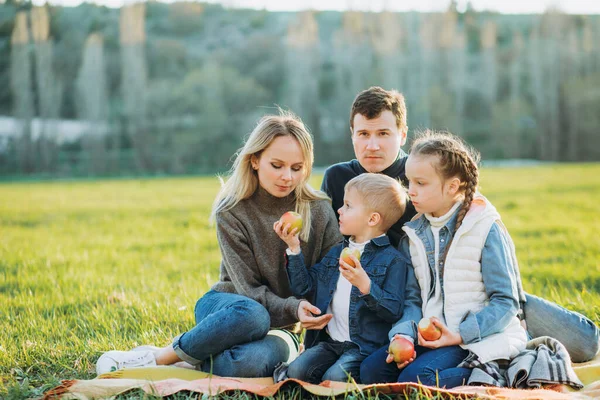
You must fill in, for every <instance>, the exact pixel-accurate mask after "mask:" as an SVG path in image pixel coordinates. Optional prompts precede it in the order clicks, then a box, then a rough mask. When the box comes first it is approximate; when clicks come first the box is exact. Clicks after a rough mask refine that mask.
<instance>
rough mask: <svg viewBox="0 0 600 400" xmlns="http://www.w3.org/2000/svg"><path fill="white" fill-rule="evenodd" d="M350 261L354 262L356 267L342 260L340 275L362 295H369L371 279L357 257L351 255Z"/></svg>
mask: <svg viewBox="0 0 600 400" xmlns="http://www.w3.org/2000/svg"><path fill="white" fill-rule="evenodd" d="M350 259H351V260H352V261H353V262H354V265H355V266H354V267H353V266H351V265H350V264H348V263H347V262H345V261H344V260H342V259H341V258H340V273H341V274H342V276H343V277H344V278H346V279H347V280H348V282H350V283H351V284H352V285H354V286H356V287H357V288H358V290H360V292H361V293H362V294H368V293H369V292H370V291H371V278H369V275H367V272H366V271H365V270H364V269H363V267H362V265H360V261H358V259H357V258H356V257H354V256H353V255H350Z"/></svg>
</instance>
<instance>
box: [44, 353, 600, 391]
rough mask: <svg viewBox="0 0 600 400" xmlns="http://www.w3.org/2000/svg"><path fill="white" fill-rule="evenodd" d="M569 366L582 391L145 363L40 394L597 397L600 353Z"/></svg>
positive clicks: (66, 383) (555, 387)
mask: <svg viewBox="0 0 600 400" xmlns="http://www.w3.org/2000/svg"><path fill="white" fill-rule="evenodd" d="M573 369H574V371H575V373H576V374H577V377H578V378H579V380H580V381H581V382H582V383H583V385H584V387H583V389H581V390H579V391H574V390H573V389H571V388H569V387H568V386H566V385H554V386H547V387H545V388H543V389H507V388H498V387H486V386H460V387H457V388H454V389H451V390H444V389H439V388H435V387H430V386H424V385H419V384H414V383H391V384H377V385H360V384H356V383H353V382H351V383H343V382H331V381H326V382H323V383H321V384H319V385H313V384H309V383H306V382H302V381H298V380H294V379H287V380H285V381H282V382H279V383H276V384H275V383H273V379H272V378H255V379H251V378H224V377H217V376H214V375H213V376H210V375H209V374H207V373H204V372H200V371H194V370H189V369H184V368H176V367H165V366H162V367H148V368H135V369H124V370H120V371H116V372H110V373H107V374H103V375H100V376H99V377H98V378H96V379H92V380H66V381H63V382H62V384H61V385H60V386H58V387H56V388H54V389H51V390H50V391H48V392H46V394H45V395H44V400H49V399H78V400H87V399H101V398H109V397H111V396H116V395H118V394H121V393H125V392H127V391H130V390H136V389H137V390H141V391H143V392H145V393H148V394H152V395H154V396H170V395H172V394H174V393H177V392H180V391H187V392H195V393H200V394H207V395H211V396H214V395H217V394H220V393H225V392H231V391H235V390H240V391H244V392H249V393H253V394H256V395H259V396H274V395H275V394H276V393H277V392H279V391H280V390H293V387H300V388H302V390H305V391H307V392H309V393H311V394H313V395H317V396H326V397H330V396H337V395H343V394H346V393H358V392H363V393H369V392H371V393H372V392H375V391H377V392H379V393H383V394H400V395H403V394H406V395H409V394H410V393H413V392H415V391H419V392H421V393H424V394H426V395H427V396H428V397H434V396H438V397H440V398H460V399H471V398H473V399H474V398H479V399H519V400H521V399H522V400H530V399H550V400H552V399H569V400H589V399H600V354H599V355H597V356H596V358H594V359H593V360H592V361H589V362H587V363H583V364H573Z"/></svg>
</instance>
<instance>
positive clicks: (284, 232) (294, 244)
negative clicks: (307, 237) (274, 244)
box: [273, 221, 300, 254]
mask: <svg viewBox="0 0 600 400" xmlns="http://www.w3.org/2000/svg"><path fill="white" fill-rule="evenodd" d="M291 226H292V225H291V224H290V223H287V224H285V225H283V223H282V222H281V221H277V222H275V223H274V224H273V230H274V231H275V233H276V234H277V236H279V238H280V239H281V240H283V241H284V242H285V243H286V244H287V245H288V247H289V248H290V250H291V251H292V253H295V254H298V253H300V239H298V233H299V232H298V228H294V229H292V230H291V231H290V227H291Z"/></svg>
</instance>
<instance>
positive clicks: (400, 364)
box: [385, 335, 417, 369]
mask: <svg viewBox="0 0 600 400" xmlns="http://www.w3.org/2000/svg"><path fill="white" fill-rule="evenodd" d="M399 337H402V336H400V335H394V337H393V338H392V341H394V340H395V339H396V338H399ZM415 358H417V352H416V351H415V352H414V353H413V356H412V358H411V359H409V360H406V361H404V362H403V363H396V366H397V367H398V369H402V368H404V367H406V366H407V365H408V364H410V363H411V362H413V361H415ZM385 362H386V363H388V364H390V363H392V362H394V357H393V356H392V355H391V354H388V355H387V358H386V359H385Z"/></svg>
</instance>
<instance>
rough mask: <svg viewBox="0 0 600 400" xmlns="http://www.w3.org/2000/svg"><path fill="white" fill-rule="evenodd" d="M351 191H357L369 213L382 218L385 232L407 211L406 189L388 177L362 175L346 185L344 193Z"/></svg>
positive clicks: (371, 174)
mask: <svg viewBox="0 0 600 400" xmlns="http://www.w3.org/2000/svg"><path fill="white" fill-rule="evenodd" d="M350 189H354V190H356V192H357V193H358V194H359V196H360V197H361V198H362V200H363V201H364V202H365V206H366V207H367V208H368V209H369V211H371V212H376V213H378V214H379V215H380V216H381V228H382V230H383V231H384V232H387V231H388V229H390V228H391V227H392V225H394V224H395V223H396V222H398V220H399V219H400V217H402V215H403V214H404V210H406V198H407V194H406V189H405V188H404V187H403V186H402V184H401V183H400V181H397V180H396V179H393V178H390V177H389V176H387V175H382V174H374V173H364V174H361V175H359V176H357V177H355V178H352V179H351V180H350V181H349V182H348V183H346V186H345V187H344V191H346V192H347V191H348V190H350Z"/></svg>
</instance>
